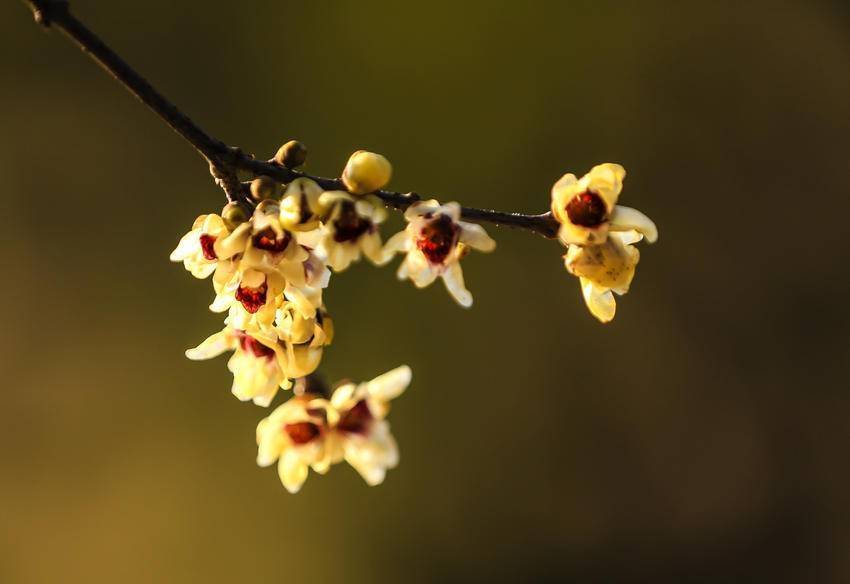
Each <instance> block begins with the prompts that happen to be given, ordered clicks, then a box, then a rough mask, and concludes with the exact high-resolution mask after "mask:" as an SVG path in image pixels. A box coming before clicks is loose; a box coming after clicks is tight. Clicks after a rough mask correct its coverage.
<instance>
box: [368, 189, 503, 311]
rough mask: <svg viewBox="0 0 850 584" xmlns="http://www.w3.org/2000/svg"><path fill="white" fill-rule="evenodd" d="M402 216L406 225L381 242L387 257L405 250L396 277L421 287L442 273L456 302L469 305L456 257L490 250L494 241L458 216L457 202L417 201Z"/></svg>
mask: <svg viewBox="0 0 850 584" xmlns="http://www.w3.org/2000/svg"><path fill="white" fill-rule="evenodd" d="M404 218H405V219H407V221H408V224H407V228H406V229H405V230H404V231H402V232H399V233H396V234H395V235H393V236H392V237H391V238H390V239H389V240H388V241H387V244H386V245H385V246H384V255H385V257H386V258H389V257H392V255H393V254H395V253H399V252H401V253H405V254H406V256H405V258H404V260H403V261H402V263H401V265H400V266H399V269H398V274H397V275H398V278H399V279H400V280H404V279H406V278H410V280H412V281H413V283H414V284H415V285H416V286H417V287H418V288H424V287H425V286H428V285H430V284H431V283H432V282H433V281H434V280H435V279H437V277H441V278H442V279H443V283H444V284H445V285H446V289H447V290H448V291H449V294H451V296H452V298H454V299H455V300H456V301H457V303H458V304H460V305H461V306H463V307H467V308H468V307H469V306H472V294H471V293H470V292H469V290H467V289H466V286H465V285H464V281H463V270H462V269H461V267H460V263H459V261H460V259H461V258H462V257H463V256H465V255H466V254H467V253H468V252H469V249H476V250H479V251H484V252H490V251H493V250H494V249H495V248H496V242H495V241H493V240H492V239H491V238H490V236H489V235H487V232H486V231H484V228H483V227H481V226H480V225H476V224H474V223H467V222H465V221H461V220H460V205H459V204H458V203H446V204H445V205H440V203H438V202H437V201H436V200H434V199H431V200H429V201H420V202H417V203H413V204H412V205H410V207H408V208H407V210H406V211H405V213H404Z"/></svg>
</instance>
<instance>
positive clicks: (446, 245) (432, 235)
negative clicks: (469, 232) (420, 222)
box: [416, 215, 458, 264]
mask: <svg viewBox="0 0 850 584" xmlns="http://www.w3.org/2000/svg"><path fill="white" fill-rule="evenodd" d="M457 236H458V226H457V224H456V223H455V222H454V221H453V220H452V218H451V217H449V216H448V215H438V216H437V217H436V219H433V220H431V221H429V222H428V224H427V225H425V227H423V228H422V231H420V232H419V239H418V240H417V241H416V246H417V247H418V248H419V250H420V251H421V252H422V253H423V254H425V257H426V258H428V261H430V262H431V263H433V264H442V263H443V262H444V261H445V259H446V257H448V255H449V253H451V251H452V249H454V246H455V244H456V243H457Z"/></svg>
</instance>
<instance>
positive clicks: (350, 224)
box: [334, 201, 372, 243]
mask: <svg viewBox="0 0 850 584" xmlns="http://www.w3.org/2000/svg"><path fill="white" fill-rule="evenodd" d="M334 228H335V229H334V241H336V242H337V243H343V242H346V241H355V240H357V239H358V238H359V237H360V236H361V235H363V234H364V233H366V232H367V231H369V229H371V228H372V222H371V221H369V220H368V219H364V218H362V217H361V216H360V215H358V214H357V210H356V209H355V208H354V203H352V202H351V201H343V202H342V203H340V212H339V217H338V218H337V219H336V220H335V221H334Z"/></svg>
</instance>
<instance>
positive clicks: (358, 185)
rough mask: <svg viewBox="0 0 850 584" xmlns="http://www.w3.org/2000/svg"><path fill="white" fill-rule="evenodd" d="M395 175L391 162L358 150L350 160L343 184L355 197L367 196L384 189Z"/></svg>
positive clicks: (344, 172) (372, 153)
mask: <svg viewBox="0 0 850 584" xmlns="http://www.w3.org/2000/svg"><path fill="white" fill-rule="evenodd" d="M392 174H393V167H392V165H391V164H390V161H389V160H387V159H386V158H384V157H383V156H381V155H380V154H375V153H374V152H367V151H365V150H358V151H357V152H355V153H354V154H352V155H351V158H349V159H348V164H346V165H345V170H344V171H343V173H342V182H343V183H345V187H346V188H347V189H348V190H349V192H351V193H352V194H354V195H365V194H368V193H373V192H375V191H377V190H378V189H381V188H383V187H384V186H385V185H386V184H387V183H388V182H390V177H392Z"/></svg>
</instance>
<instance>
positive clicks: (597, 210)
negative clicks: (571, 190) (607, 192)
mask: <svg viewBox="0 0 850 584" xmlns="http://www.w3.org/2000/svg"><path fill="white" fill-rule="evenodd" d="M607 215H608V211H607V209H605V201H603V200H602V197H600V196H599V195H597V194H596V193H594V192H593V191H584V192H583V193H580V194H578V195H576V196H575V197H573V198H572V200H571V201H570V202H569V203H567V216H568V217H569V218H570V221H571V222H572V223H573V225H581V226H582V227H598V226H599V225H601V224H602V223H604V222H605V220H606V219H607Z"/></svg>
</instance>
